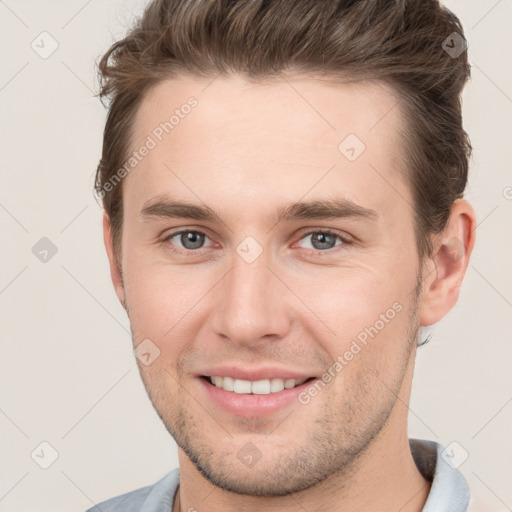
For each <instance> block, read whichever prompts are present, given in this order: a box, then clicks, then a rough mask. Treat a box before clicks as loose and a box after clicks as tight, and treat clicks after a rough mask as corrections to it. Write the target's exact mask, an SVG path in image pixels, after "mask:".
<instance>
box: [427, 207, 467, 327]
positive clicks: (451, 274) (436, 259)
mask: <svg viewBox="0 0 512 512" xmlns="http://www.w3.org/2000/svg"><path fill="white" fill-rule="evenodd" d="M475 228H476V218H475V213H474V210H473V208H472V206H471V205H470V204H469V203H468V202H467V201H465V200H463V199H458V200H457V201H455V202H454V203H453V205H452V208H451V212H450V218H449V220H448V223H447V225H446V228H445V230H444V231H443V233H442V234H441V235H440V236H439V237H437V239H436V242H435V246H434V252H433V255H432V257H431V260H430V261H429V262H428V263H429V265H428V266H429V268H430V269H431V271H430V273H429V274H426V277H425V281H424V283H423V294H422V304H421V309H420V325H425V326H426V325H433V324H435V323H437V322H439V320H441V319H442V318H443V317H444V316H445V315H446V314H447V313H448V312H449V311H450V310H451V309H452V308H453V306H455V304H456V303H457V299H458V297H459V292H460V287H461V284H462V280H463V279H464V275H465V273H466V270H467V267H468V264H469V258H470V256H471V252H472V251H473V247H474V244H475Z"/></svg>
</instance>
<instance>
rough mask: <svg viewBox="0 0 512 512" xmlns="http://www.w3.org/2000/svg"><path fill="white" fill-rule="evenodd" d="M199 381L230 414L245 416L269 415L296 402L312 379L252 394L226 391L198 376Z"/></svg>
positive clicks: (213, 399) (211, 396)
mask: <svg viewBox="0 0 512 512" xmlns="http://www.w3.org/2000/svg"><path fill="white" fill-rule="evenodd" d="M199 381H200V382H201V385H202V386H203V388H204V389H205V391H206V392H207V393H208V395H209V396H210V398H211V399H212V401H213V402H215V403H216V404H217V405H219V406H220V407H222V408H223V409H224V410H226V411H228V412H230V413H231V414H234V415H236V416H243V417H245V418H257V417H261V416H269V415H271V414H273V413H275V412H277V411H279V410H281V409H283V408H285V407H287V406H289V405H290V404H292V403H294V402H298V398H297V397H298V395H299V394H300V393H301V391H303V390H304V389H305V388H307V387H308V386H310V385H311V383H312V382H313V380H307V381H306V382H303V383H302V384H300V385H299V386H296V387H294V388H291V389H283V391H279V392H277V393H270V394H268V395H253V394H241V393H235V392H233V391H226V390H225V389H222V388H218V387H217V386H214V385H213V384H210V383H209V382H208V381H207V380H206V379H204V378H199Z"/></svg>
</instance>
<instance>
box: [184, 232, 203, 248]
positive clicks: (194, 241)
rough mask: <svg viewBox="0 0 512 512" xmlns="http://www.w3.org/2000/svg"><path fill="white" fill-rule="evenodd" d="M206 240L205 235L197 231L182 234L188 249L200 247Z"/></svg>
mask: <svg viewBox="0 0 512 512" xmlns="http://www.w3.org/2000/svg"><path fill="white" fill-rule="evenodd" d="M203 242H204V235H202V234H201V233H197V232H195V231H187V232H186V233H182V234H181V243H182V244H183V247H185V248H186V249H198V248H199V247H201V245H202V244H203Z"/></svg>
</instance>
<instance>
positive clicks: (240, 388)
mask: <svg viewBox="0 0 512 512" xmlns="http://www.w3.org/2000/svg"><path fill="white" fill-rule="evenodd" d="M306 380H307V379H300V380H295V379H270V380H269V379H265V380H256V381H250V380H242V379H232V378H231V377H218V376H215V377H210V382H211V383H212V384H213V385H214V386H216V387H218V388H222V389H224V390H225V391H234V392H235V393H239V394H245V395H248V394H251V393H252V394H253V395H268V394H270V393H279V391H283V389H291V388H294V387H295V386H299V385H300V384H302V383H303V382H305V381H306Z"/></svg>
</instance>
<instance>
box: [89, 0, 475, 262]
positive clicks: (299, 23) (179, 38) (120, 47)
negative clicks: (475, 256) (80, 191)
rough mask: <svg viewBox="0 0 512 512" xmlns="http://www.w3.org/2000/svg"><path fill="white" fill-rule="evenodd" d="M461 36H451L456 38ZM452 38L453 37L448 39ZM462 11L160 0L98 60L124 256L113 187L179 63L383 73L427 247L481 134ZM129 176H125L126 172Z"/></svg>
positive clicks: (403, 0)
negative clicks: (473, 110) (151, 96)
mask: <svg viewBox="0 0 512 512" xmlns="http://www.w3.org/2000/svg"><path fill="white" fill-rule="evenodd" d="M450 38H451V39H450ZM447 41H448V43H447ZM456 43H457V44H458V45H459V47H460V45H461V44H465V40H464V34H463V29H462V26H461V23H460V21H459V20H458V19H457V18H456V17H455V15H454V14H453V13H451V12H450V11H449V10H447V9H446V8H444V7H442V6H441V5H440V3H439V2H438V1H437V0H249V1H248V0H154V1H152V2H151V3H150V4H149V5H148V6H147V7H146V9H145V11H144V13H143V15H142V16H141V17H140V19H138V20H137V22H136V23H135V25H134V26H133V27H132V29H131V30H130V31H129V33H128V34H127V35H126V37H125V38H124V39H122V40H120V41H118V42H116V43H115V44H113V45H112V46H111V48H110V49H109V50H108V51H107V53H106V54H105V55H104V56H103V57H102V58H101V61H100V63H99V74H100V93H99V95H100V98H101V99H102V100H103V99H104V98H108V99H109V100H110V104H109V112H108V117H107V122H106V126H105V131H104V136H103V152H102V157H101V160H100V163H99V165H98V168H97V171H96V180H95V188H96V192H97V193H98V194H99V195H100V197H101V198H102V200H103V206H104V208H105V210H106V212H107V214H108V215H109V217H110V220H111V222H112V232H113V239H114V247H115V248H116V255H117V256H118V261H120V252H121V251H120V240H121V231H122V222H123V203H122V186H114V187H112V186H110V187H105V185H106V184H108V183H112V182H111V181H110V180H112V178H113V177H115V173H116V172H117V171H118V170H119V169H120V168H121V167H122V166H123V164H124V162H126V160H127V158H128V155H129V146H130V138H131V135H132V128H133V121H134V117H135V114H136V112H137V109H138V107H139V106H140V104H141V101H142V99H143V98H144V95H145V94H146V93H147V91H148V90H149V89H150V88H151V87H153V86H154V85H156V84H157V83H159V82H161V81H162V80H164V79H168V78H173V77H177V76H178V75H179V74H187V75H189V76H194V77H200V78H208V77H212V78H213V77H215V76H216V75H218V74H222V75H230V74H235V73H238V74H241V75H243V76H245V77H246V78H247V79H250V80H264V79H269V78H273V77H274V78H275V77H279V75H280V74H284V73H287V74H289V73H296V74H306V75H318V76H324V77H333V78H335V77H345V78H346V77H347V76H349V77H350V80H351V81H352V80H363V79H364V80H381V81H383V82H385V83H387V84H389V85H390V86H391V87H392V90H393V91H394V92H395V93H397V95H398V97H399V98H400V100H401V103H402V111H403V113H404V119H405V122H406V126H407V129H406V130H405V132H406V135H405V140H404V148H405V153H406V155H405V157H406V162H407V168H408V179H409V183H410V185H411V190H412V196H413V200H414V205H413V206H414V212H415V228H416V229H415V231H416V243H417V248H418V253H419V256H420V258H421V259H423V257H425V256H430V255H431V253H432V249H433V248H432V242H431V235H432V234H435V233H440V232H442V230H443V229H444V227H445V226H446V223H447V220H448V217H449V213H450V208H451V205H452V204H453V202H454V201H455V200H456V199H458V198H461V197H462V195H463V192H464V189H465V187H466V182H467V174H468V160H469V156H470V154H471V145H470V142H469V139H468V136H467V134H466V132H465V131H464V129H463V127H462V113H461V98H460V95H461V92H462V89H463V87H464V84H465V82H466V81H467V79H468V78H469V75H470V67H469V64H468V59H467V53H466V52H465V51H464V50H465V48H461V49H462V50H463V51H461V52H457V53H455V54H454V52H449V51H447V50H448V49H449V48H453V47H454V46H455V44H456ZM121 185H122V184H121Z"/></svg>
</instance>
